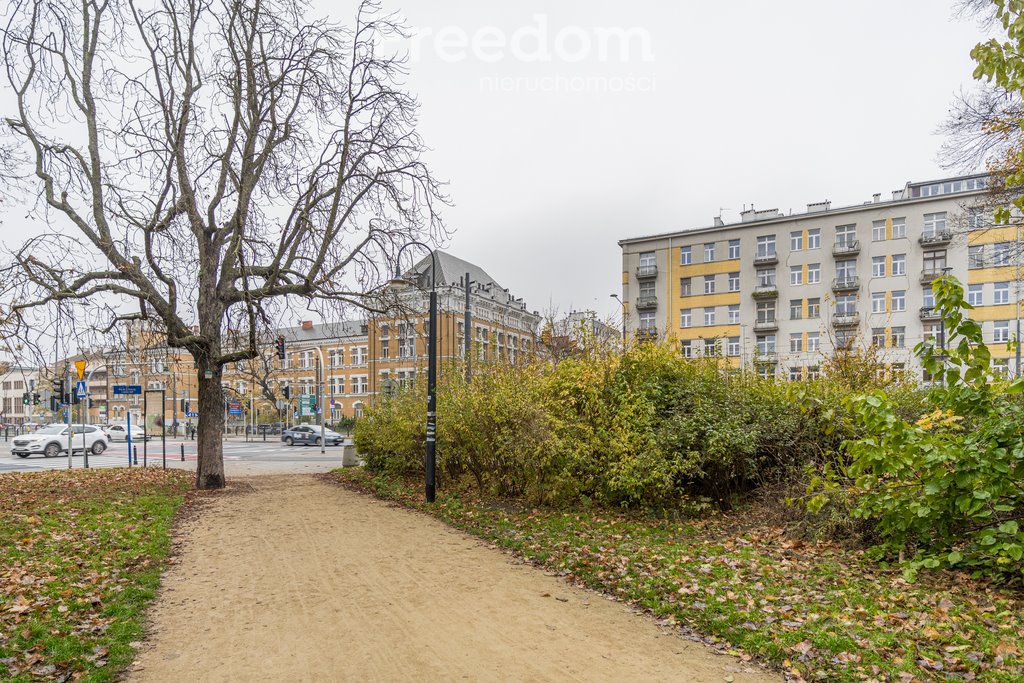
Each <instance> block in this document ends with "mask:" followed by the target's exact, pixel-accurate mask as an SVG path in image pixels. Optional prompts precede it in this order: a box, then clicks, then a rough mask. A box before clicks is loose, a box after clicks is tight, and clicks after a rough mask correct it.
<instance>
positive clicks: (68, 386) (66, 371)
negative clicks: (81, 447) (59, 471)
mask: <svg viewBox="0 0 1024 683" xmlns="http://www.w3.org/2000/svg"><path fill="white" fill-rule="evenodd" d="M64 374H65V375H66V376H67V384H65V385H64V390H65V391H67V394H65V396H61V400H64V398H65V397H66V398H67V399H68V404H67V405H68V469H69V470H70V469H71V467H72V462H71V453H72V447H73V446H74V444H73V443H72V441H71V439H72V436H73V435H72V431H73V430H72V429H71V396H72V393H71V392H72V389H71V365H70V364H69V363H68V362H67V361H64Z"/></svg>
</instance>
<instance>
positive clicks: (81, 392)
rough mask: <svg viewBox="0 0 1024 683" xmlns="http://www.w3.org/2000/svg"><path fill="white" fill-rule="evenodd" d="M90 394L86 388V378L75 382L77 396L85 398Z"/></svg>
mask: <svg viewBox="0 0 1024 683" xmlns="http://www.w3.org/2000/svg"><path fill="white" fill-rule="evenodd" d="M88 395H89V391H88V390H87V389H86V388H85V380H79V381H78V382H77V383H76V384H75V396H77V397H78V398H85V397H86V396H88Z"/></svg>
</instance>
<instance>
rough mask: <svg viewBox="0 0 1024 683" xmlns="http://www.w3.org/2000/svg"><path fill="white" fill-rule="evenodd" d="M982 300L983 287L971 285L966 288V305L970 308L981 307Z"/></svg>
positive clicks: (983, 295)
mask: <svg viewBox="0 0 1024 683" xmlns="http://www.w3.org/2000/svg"><path fill="white" fill-rule="evenodd" d="M984 300H985V290H984V286H983V285H971V286H970V287H968V288H967V303H969V304H970V305H971V306H981V305H982V303H981V302H982V301H984Z"/></svg>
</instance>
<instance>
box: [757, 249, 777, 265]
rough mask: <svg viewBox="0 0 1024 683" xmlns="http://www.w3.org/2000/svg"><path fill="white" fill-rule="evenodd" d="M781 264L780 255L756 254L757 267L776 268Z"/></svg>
mask: <svg viewBox="0 0 1024 683" xmlns="http://www.w3.org/2000/svg"><path fill="white" fill-rule="evenodd" d="M778 262H779V255H778V253H777V252H774V251H773V252H771V253H770V254H756V255H755V256H754V265H755V266H774V265H775V264H776V263H778Z"/></svg>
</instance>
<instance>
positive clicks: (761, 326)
mask: <svg viewBox="0 0 1024 683" xmlns="http://www.w3.org/2000/svg"><path fill="white" fill-rule="evenodd" d="M777 329H779V321H778V319H776V318H772V319H771V320H757V321H755V322H754V332H774V331H775V330H777Z"/></svg>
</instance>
